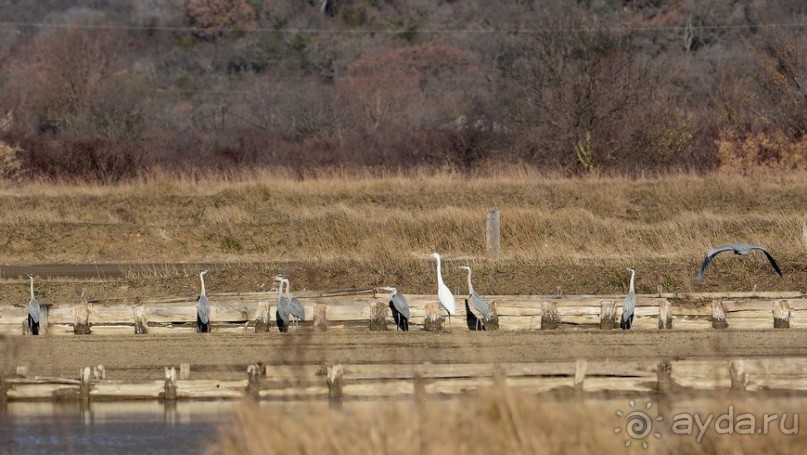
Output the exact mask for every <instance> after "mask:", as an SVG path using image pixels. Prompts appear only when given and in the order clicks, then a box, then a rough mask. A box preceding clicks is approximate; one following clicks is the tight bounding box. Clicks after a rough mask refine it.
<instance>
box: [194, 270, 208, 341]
mask: <svg viewBox="0 0 807 455" xmlns="http://www.w3.org/2000/svg"><path fill="white" fill-rule="evenodd" d="M206 273H207V269H205V270H202V271H201V272H199V280H200V281H201V282H202V292H200V293H199V298H197V299H196V331H197V332H200V333H202V332H210V302H209V301H208V300H207V292H205V274H206Z"/></svg>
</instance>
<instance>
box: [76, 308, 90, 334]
mask: <svg viewBox="0 0 807 455" xmlns="http://www.w3.org/2000/svg"><path fill="white" fill-rule="evenodd" d="M73 333H74V334H75V335H89V334H90V309H89V308H88V307H87V305H85V304H83V303H81V304H79V305H76V307H75V308H74V309H73Z"/></svg>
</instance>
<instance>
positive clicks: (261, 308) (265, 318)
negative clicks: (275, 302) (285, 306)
mask: <svg viewBox="0 0 807 455" xmlns="http://www.w3.org/2000/svg"><path fill="white" fill-rule="evenodd" d="M269 314H270V313H269V302H258V309H257V311H255V333H265V332H268V331H269V329H270V328H271V327H272V326H271V322H270V320H269V319H270V318H269Z"/></svg>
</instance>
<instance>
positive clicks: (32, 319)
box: [28, 273, 40, 335]
mask: <svg viewBox="0 0 807 455" xmlns="http://www.w3.org/2000/svg"><path fill="white" fill-rule="evenodd" d="M28 278H30V279H31V300H29V301H28V328H29V329H31V335H39V314H40V311H39V302H37V301H36V297H34V275H33V274H32V273H29V274H28Z"/></svg>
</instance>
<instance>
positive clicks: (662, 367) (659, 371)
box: [656, 360, 675, 394]
mask: <svg viewBox="0 0 807 455" xmlns="http://www.w3.org/2000/svg"><path fill="white" fill-rule="evenodd" d="M656 375H657V377H658V386H657V389H658V392H659V393H662V394H665V393H670V392H672V391H673V388H674V386H675V383H674V382H673V380H672V363H670V361H669V360H662V361H661V362H659V364H658V367H657V368H656Z"/></svg>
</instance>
